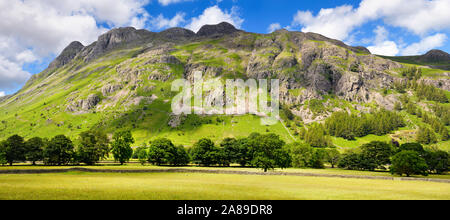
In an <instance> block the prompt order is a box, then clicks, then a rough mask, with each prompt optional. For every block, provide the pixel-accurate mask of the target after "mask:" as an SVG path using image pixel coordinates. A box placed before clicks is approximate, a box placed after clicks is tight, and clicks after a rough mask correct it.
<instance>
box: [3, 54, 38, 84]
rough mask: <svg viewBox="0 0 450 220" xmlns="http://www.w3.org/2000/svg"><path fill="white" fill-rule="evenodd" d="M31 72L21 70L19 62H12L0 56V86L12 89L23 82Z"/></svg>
mask: <svg viewBox="0 0 450 220" xmlns="http://www.w3.org/2000/svg"><path fill="white" fill-rule="evenodd" d="M30 76H31V74H30V73H28V72H26V71H23V70H22V66H21V65H20V64H17V63H14V62H11V61H9V60H8V59H6V58H5V57H2V56H0V88H1V89H2V90H3V89H14V88H15V87H17V86H19V85H21V84H23V83H25V82H26V81H27V80H28V79H29V78H30Z"/></svg>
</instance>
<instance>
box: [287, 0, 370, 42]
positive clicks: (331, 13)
mask: <svg viewBox="0 0 450 220" xmlns="http://www.w3.org/2000/svg"><path fill="white" fill-rule="evenodd" d="M363 21H364V20H363V19H361V18H359V17H358V16H357V14H356V12H355V10H354V9H353V7H352V6H348V5H344V6H339V7H336V8H328V9H321V10H320V11H319V13H318V14H317V15H316V16H314V15H313V14H312V13H311V12H310V11H298V12H297V14H296V15H295V16H294V20H293V22H292V25H291V26H293V27H295V26H302V27H303V28H302V29H301V30H302V31H303V32H315V33H319V34H322V35H325V36H327V37H330V38H335V39H339V40H344V39H346V38H347V37H348V36H349V33H350V32H351V31H352V30H353V29H354V28H355V27H356V26H358V25H360V24H361V23H362V22H363Z"/></svg>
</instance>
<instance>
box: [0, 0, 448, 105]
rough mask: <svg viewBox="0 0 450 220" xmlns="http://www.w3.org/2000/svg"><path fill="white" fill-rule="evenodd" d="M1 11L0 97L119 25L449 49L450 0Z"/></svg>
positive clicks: (165, 3) (375, 49)
mask: <svg viewBox="0 0 450 220" xmlns="http://www.w3.org/2000/svg"><path fill="white" fill-rule="evenodd" d="M112 2H113V3H112ZM0 10H1V11H2V13H1V14H0V96H2V95H4V94H12V93H14V92H16V91H17V90H18V89H20V88H21V87H22V86H23V85H24V83H25V82H26V81H27V80H28V79H29V77H30V76H31V75H32V74H36V73H39V72H41V71H42V70H44V69H45V68H46V67H47V66H48V64H49V63H50V62H51V61H52V60H53V59H54V58H55V57H56V56H57V55H58V54H59V53H60V52H61V51H62V49H63V48H64V47H65V46H66V45H68V44H69V43H70V42H71V41H75V40H77V41H80V42H82V43H83V44H84V45H88V44H90V43H92V42H94V41H95V40H96V39H97V37H98V36H99V35H100V34H102V33H104V32H106V31H108V30H109V29H111V28H114V27H120V26H134V27H136V28H145V29H148V30H151V31H156V32H157V31H161V30H164V29H167V28H170V27H175V26H179V27H185V28H189V29H192V30H193V31H197V30H198V29H199V28H200V27H201V26H202V25H204V24H214V23H219V22H221V21H227V22H229V23H232V24H234V25H235V26H236V27H238V28H240V29H243V30H246V31H249V32H256V33H269V32H271V31H273V30H276V29H279V28H286V29H288V30H292V31H304V32H316V33H320V34H323V35H325V36H328V37H331V38H335V39H339V40H342V41H344V42H345V43H347V44H350V45H354V46H356V45H362V46H366V47H368V48H369V50H371V52H372V53H376V54H382V55H415V54H423V53H425V52H427V51H428V50H430V49H434V48H437V49H441V50H444V51H447V52H449V51H450V44H449V43H448V42H449V40H450V39H448V37H449V36H450V13H448V12H449V11H450V0H353V1H343V0H322V1H309V0H308V1H307V0H296V1H288V0H276V1H274V0H114V1H112V0H95V1H90V0H73V1H61V0H0Z"/></svg>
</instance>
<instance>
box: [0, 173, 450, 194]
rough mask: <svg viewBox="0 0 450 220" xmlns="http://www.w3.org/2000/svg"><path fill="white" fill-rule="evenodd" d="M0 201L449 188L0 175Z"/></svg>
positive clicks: (270, 179)
mask: <svg viewBox="0 0 450 220" xmlns="http://www.w3.org/2000/svg"><path fill="white" fill-rule="evenodd" d="M0 199H39V200H41V199H43V200H46V199H57V200H65V199H88V200H91V199H105V200H107V199H120V200H128V199H144V200H154V199H157V200H159V199H161V200H173V199H175V200H197V199H200V200H225V199H226V200H228V199H231V200H280V199H283V200H284V199H287V200H298V199H302V200H303V199H305V200H310V199H344V200H347V199H374V200H378V199H387V200H396V199H419V200H421V199H444V200H447V199H450V184H448V183H432V182H422V181H389V180H365V179H340V178H328V177H294V176H246V175H228V174H190V173H157V174H91V173H81V172H70V173H65V174H39V175H38V174H29V175H15V174H13V175H0Z"/></svg>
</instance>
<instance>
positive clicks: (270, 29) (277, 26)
mask: <svg viewBox="0 0 450 220" xmlns="http://www.w3.org/2000/svg"><path fill="white" fill-rule="evenodd" d="M279 29H281V24H280V23H273V24H270V25H269V27H268V28H267V32H269V33H272V32H274V31H276V30H279Z"/></svg>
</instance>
